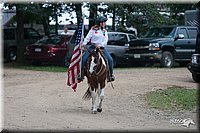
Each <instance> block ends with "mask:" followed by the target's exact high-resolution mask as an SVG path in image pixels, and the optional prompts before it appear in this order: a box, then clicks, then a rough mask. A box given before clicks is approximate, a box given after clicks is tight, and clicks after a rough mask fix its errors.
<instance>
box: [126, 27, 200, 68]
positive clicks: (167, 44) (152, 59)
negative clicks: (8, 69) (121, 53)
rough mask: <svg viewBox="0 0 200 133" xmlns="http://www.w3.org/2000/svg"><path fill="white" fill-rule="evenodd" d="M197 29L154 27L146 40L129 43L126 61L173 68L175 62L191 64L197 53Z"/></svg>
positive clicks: (146, 36) (141, 39)
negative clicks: (193, 55)
mask: <svg viewBox="0 0 200 133" xmlns="http://www.w3.org/2000/svg"><path fill="white" fill-rule="evenodd" d="M197 33H198V29H197V27H193V26H163V27H152V28H150V30H149V31H148V32H147V34H146V35H145V37H144V38H140V39H137V40H134V41H131V42H130V43H129V46H128V48H127V51H126V59H127V60H129V61H133V62H136V61H138V62H145V63H152V64H153V63H156V62H159V63H160V64H161V66H162V67H168V68H170V67H172V66H173V64H174V62H175V61H176V62H179V63H180V64H181V65H186V63H189V61H190V58H191V55H192V54H193V53H194V51H195V45H196V44H195V43H196V36H197Z"/></svg>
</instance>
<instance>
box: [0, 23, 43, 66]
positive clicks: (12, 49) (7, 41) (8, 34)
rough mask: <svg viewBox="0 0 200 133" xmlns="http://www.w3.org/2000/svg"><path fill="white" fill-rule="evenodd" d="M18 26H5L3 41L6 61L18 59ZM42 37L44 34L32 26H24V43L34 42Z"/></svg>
mask: <svg viewBox="0 0 200 133" xmlns="http://www.w3.org/2000/svg"><path fill="white" fill-rule="evenodd" d="M16 34H17V33H16V27H4V28H3V43H4V59H5V61H6V62H11V61H16V59H17V41H16ZM40 38H42V36H41V35H40V34H39V33H38V32H37V31H36V30H35V29H32V28H24V43H25V45H27V44H32V43H34V42H36V41H37V40H39V39H40Z"/></svg>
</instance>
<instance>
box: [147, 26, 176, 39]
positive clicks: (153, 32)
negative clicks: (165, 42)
mask: <svg viewBox="0 0 200 133" xmlns="http://www.w3.org/2000/svg"><path fill="white" fill-rule="evenodd" d="M173 33H174V32H173V27H161V28H150V29H149V30H148V32H147V33H146V35H145V36H144V37H146V38H148V37H172V36H173Z"/></svg>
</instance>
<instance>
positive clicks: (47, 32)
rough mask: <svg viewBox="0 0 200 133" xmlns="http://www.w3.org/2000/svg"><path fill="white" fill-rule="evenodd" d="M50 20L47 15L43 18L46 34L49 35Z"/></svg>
mask: <svg viewBox="0 0 200 133" xmlns="http://www.w3.org/2000/svg"><path fill="white" fill-rule="evenodd" d="M48 20H49V19H48V17H47V16H44V17H43V19H42V23H43V27H44V34H45V36H49V28H48Z"/></svg>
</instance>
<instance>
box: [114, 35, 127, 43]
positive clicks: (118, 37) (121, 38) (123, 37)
mask: <svg viewBox="0 0 200 133" xmlns="http://www.w3.org/2000/svg"><path fill="white" fill-rule="evenodd" d="M115 39H116V40H117V41H120V42H124V43H126V42H127V41H128V39H127V36H126V34H116V36H115Z"/></svg>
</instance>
